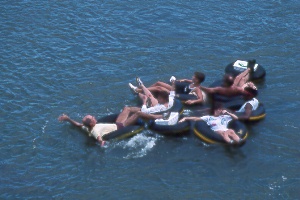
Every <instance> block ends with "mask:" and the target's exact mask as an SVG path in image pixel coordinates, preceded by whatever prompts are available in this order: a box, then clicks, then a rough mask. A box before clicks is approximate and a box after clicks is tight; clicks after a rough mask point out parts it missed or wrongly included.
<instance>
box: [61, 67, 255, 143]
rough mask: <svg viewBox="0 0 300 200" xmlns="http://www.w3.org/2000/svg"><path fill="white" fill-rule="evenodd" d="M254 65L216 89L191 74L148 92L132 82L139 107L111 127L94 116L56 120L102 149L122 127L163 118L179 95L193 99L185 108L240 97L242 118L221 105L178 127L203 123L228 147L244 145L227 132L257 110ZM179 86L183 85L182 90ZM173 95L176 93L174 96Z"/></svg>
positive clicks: (126, 110)
mask: <svg viewBox="0 0 300 200" xmlns="http://www.w3.org/2000/svg"><path fill="white" fill-rule="evenodd" d="M254 65H255V61H248V68H247V69H246V70H245V71H244V72H242V73H240V74H239V75H238V76H236V77H235V78H234V77H233V76H231V75H228V74H225V75H224V78H223V84H222V85H221V86H218V87H213V88H209V87H204V86H202V85H201V83H202V82H203V81H204V80H205V75H204V74H203V73H201V72H195V73H194V75H193V76H192V79H181V80H176V78H175V77H174V76H172V77H171V79H170V82H171V84H168V83H165V82H161V81H158V82H156V83H154V84H153V85H151V86H149V87H148V88H147V87H145V85H144V84H143V82H142V81H141V79H140V78H138V77H137V78H136V83H137V86H134V85H133V84H131V83H129V87H130V89H131V90H132V92H133V93H134V94H135V95H138V97H139V98H140V99H141V101H142V106H141V107H128V106H125V107H124V109H123V111H122V112H121V113H120V114H119V115H118V117H117V119H116V121H115V123H111V124H109V123H97V120H96V118H95V117H94V116H91V115H87V116H85V117H84V118H83V119H82V123H80V122H77V121H75V120H73V119H71V118H70V117H69V116H67V115H65V114H62V115H61V116H59V118H58V120H59V121H61V122H62V121H68V122H70V123H71V124H72V125H74V126H76V127H79V128H81V129H82V130H84V131H86V132H87V133H88V134H89V135H90V136H93V137H94V138H95V139H96V140H97V141H99V143H100V144H101V145H102V146H103V145H104V144H105V141H104V140H103V136H104V135H106V134H109V133H111V132H113V131H115V130H119V129H121V128H124V127H126V126H130V125H134V124H136V122H137V120H138V119H139V118H141V119H143V120H150V119H152V120H155V119H161V118H163V117H165V116H164V115H163V114H162V112H163V111H166V110H168V109H170V108H171V107H172V106H173V104H174V98H176V96H178V95H179V94H180V93H184V94H189V95H193V96H194V97H195V98H193V100H186V101H184V102H183V103H184V104H186V105H193V104H203V103H205V102H207V100H208V96H209V97H211V96H213V95H214V94H219V95H224V96H228V97H233V96H237V95H242V96H243V97H244V99H245V103H244V105H242V107H241V108H240V109H239V110H238V111H236V112H242V113H243V115H239V117H238V116H237V115H235V114H234V113H233V112H231V111H229V110H227V109H223V107H222V104H220V103H213V104H212V105H213V106H212V107H211V113H210V115H206V116H195V117H183V118H182V119H181V120H179V122H178V123H181V122H183V121H186V120H191V121H198V120H204V121H205V122H206V123H207V124H208V125H209V126H210V128H211V129H212V130H213V131H215V133H216V134H219V135H221V136H222V137H223V139H224V140H225V141H226V142H227V143H230V144H241V143H244V142H245V141H243V140H242V139H241V138H239V136H238V135H237V134H236V133H235V131H234V130H232V129H228V128H227V126H228V123H229V122H230V121H231V120H233V119H234V120H247V119H249V117H250V115H251V113H252V111H254V110H256V109H257V107H258V104H259V102H258V100H257V99H256V98H255V97H256V96H257V94H258V92H257V88H256V86H255V85H254V84H253V83H252V82H250V81H249V80H250V77H251V74H252V73H253V66H254ZM181 83H185V87H184V89H180V88H179V87H182V84H181ZM175 91H176V92H175Z"/></svg>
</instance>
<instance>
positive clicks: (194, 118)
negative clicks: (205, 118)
mask: <svg viewBox="0 0 300 200" xmlns="http://www.w3.org/2000/svg"><path fill="white" fill-rule="evenodd" d="M187 120H188V121H200V120H202V119H201V118H200V117H184V118H182V119H181V120H179V122H184V121H187Z"/></svg>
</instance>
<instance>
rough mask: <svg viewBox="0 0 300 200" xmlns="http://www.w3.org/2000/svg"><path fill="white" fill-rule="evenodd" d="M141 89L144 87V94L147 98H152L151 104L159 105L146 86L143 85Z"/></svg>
mask: <svg viewBox="0 0 300 200" xmlns="http://www.w3.org/2000/svg"><path fill="white" fill-rule="evenodd" d="M141 87H142V90H143V92H144V94H145V95H146V97H148V98H150V100H151V103H152V106H155V105H157V104H158V102H157V100H156V99H155V98H154V96H153V95H152V93H151V92H150V91H149V89H148V88H146V87H145V86H144V84H142V85H141Z"/></svg>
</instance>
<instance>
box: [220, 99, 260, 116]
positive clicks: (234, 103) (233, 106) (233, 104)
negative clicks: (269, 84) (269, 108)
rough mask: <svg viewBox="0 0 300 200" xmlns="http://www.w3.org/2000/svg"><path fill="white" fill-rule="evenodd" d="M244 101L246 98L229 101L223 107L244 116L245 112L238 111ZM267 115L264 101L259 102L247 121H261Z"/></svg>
mask: <svg viewBox="0 0 300 200" xmlns="http://www.w3.org/2000/svg"><path fill="white" fill-rule="evenodd" d="M244 103H245V100H242V99H240V100H236V101H231V102H227V103H225V104H224V105H223V107H224V108H228V109H230V110H232V111H234V114H235V115H236V116H238V117H239V116H243V115H244V114H245V113H244V112H236V111H237V110H239V109H240V108H241V107H242V105H244ZM265 116H266V110H265V107H264V105H263V104H262V103H259V105H258V107H257V109H256V110H253V111H252V112H251V115H250V118H249V119H248V120H246V121H259V120H262V119H263V118H265Z"/></svg>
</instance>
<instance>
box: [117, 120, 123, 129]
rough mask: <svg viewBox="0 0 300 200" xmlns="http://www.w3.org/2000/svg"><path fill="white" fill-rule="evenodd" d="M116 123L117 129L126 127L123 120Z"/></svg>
mask: <svg viewBox="0 0 300 200" xmlns="http://www.w3.org/2000/svg"><path fill="white" fill-rule="evenodd" d="M116 125H117V130H120V129H122V128H124V124H123V123H121V122H116Z"/></svg>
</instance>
